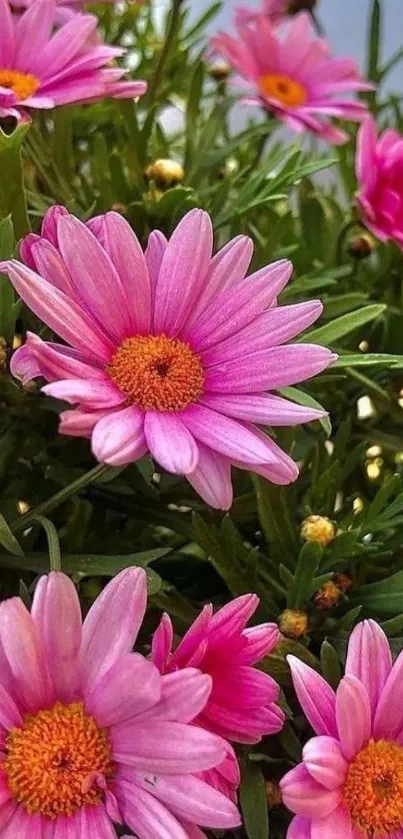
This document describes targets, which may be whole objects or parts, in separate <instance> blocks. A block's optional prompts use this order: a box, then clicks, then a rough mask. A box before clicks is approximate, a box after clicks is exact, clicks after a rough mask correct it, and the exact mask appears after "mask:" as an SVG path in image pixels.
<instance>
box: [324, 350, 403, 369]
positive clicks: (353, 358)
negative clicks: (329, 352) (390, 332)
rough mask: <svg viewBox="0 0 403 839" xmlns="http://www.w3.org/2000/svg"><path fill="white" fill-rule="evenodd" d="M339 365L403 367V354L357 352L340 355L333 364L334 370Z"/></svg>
mask: <svg viewBox="0 0 403 839" xmlns="http://www.w3.org/2000/svg"><path fill="white" fill-rule="evenodd" d="M338 367H393V368H394V369H395V370H396V369H401V368H402V367H403V355H389V354H387V353H355V354H352V355H350V354H347V355H340V356H339V358H338V359H337V361H334V362H333V364H332V370H334V369H335V368H338Z"/></svg>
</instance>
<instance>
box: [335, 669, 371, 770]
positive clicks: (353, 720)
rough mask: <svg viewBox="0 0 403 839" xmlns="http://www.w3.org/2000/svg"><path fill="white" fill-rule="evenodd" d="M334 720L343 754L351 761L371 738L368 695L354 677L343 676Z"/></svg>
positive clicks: (337, 695) (338, 689)
mask: <svg viewBox="0 0 403 839" xmlns="http://www.w3.org/2000/svg"><path fill="white" fill-rule="evenodd" d="M336 720H337V729H338V732H339V738H340V742H341V747H342V750H343V754H344V756H345V757H346V758H347V760H352V759H353V758H354V757H355V755H356V754H357V753H358V752H359V751H360V750H361V749H362V748H364V746H365V745H366V744H367V742H368V740H369V738H370V736H371V706H370V703H369V697H368V693H367V691H366V689H365V687H364V685H363V684H362V683H361V682H360V681H359V680H358V679H356V677H355V676H344V678H343V679H342V680H341V682H340V684H339V687H338V688H337V693H336Z"/></svg>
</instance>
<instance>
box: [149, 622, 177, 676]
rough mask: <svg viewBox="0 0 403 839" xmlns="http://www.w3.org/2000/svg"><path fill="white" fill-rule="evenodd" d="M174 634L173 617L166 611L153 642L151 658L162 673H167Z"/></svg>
mask: <svg viewBox="0 0 403 839" xmlns="http://www.w3.org/2000/svg"><path fill="white" fill-rule="evenodd" d="M173 636H174V631H173V626H172V621H171V618H170V617H169V615H167V613H166V612H164V614H163V615H162V618H161V620H160V622H159V625H158V627H157V629H156V630H155V632H154V635H153V637H152V642H151V660H152V661H153V662H154V664H155V665H156V667H158V670H160V672H161V673H165V668H166V666H167V664H168V661H169V656H170V654H171V650H172V643H173Z"/></svg>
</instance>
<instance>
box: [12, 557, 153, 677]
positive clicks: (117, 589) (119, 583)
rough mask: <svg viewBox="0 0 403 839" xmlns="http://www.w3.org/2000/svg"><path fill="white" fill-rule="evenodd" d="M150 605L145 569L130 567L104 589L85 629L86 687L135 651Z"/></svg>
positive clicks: (82, 652)
mask: <svg viewBox="0 0 403 839" xmlns="http://www.w3.org/2000/svg"><path fill="white" fill-rule="evenodd" d="M146 604H147V578H146V574H145V571H144V570H143V569H142V568H126V569H125V570H124V571H121V572H120V574H118V575H117V576H116V577H114V579H113V580H112V581H111V582H110V583H109V584H108V585H107V586H106V588H104V590H103V592H102V593H101V594H100V595H99V597H98V598H97V600H96V601H95V603H94V604H93V606H91V609H90V611H89V612H88V615H87V617H86V619H85V621H84V626H83V643H82V648H81V667H82V680H83V684H84V685H85V686H89V685H92V684H94V683H95V681H96V680H98V679H100V678H101V676H103V674H104V673H105V672H106V671H107V670H109V668H110V667H112V664H114V663H115V661H116V660H117V659H118V658H119V656H121V655H123V654H124V653H127V652H130V650H131V649H132V648H133V645H134V642H135V640H136V638H137V633H138V631H139V629H140V626H141V623H142V620H143V617H144V613H145V609H146ZM0 608H1V606H0ZM87 689H88V687H87Z"/></svg>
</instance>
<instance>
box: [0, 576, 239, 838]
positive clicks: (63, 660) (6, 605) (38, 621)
mask: <svg viewBox="0 0 403 839" xmlns="http://www.w3.org/2000/svg"><path fill="white" fill-rule="evenodd" d="M146 596H147V595H146V578H145V574H144V571H143V570H141V569H137V568H131V569H127V570H126V571H123V572H122V573H121V574H119V575H118V576H117V577H116V578H115V579H114V580H113V581H112V582H111V583H110V584H109V586H107V588H106V589H105V590H104V591H103V593H102V594H101V595H100V597H99V598H98V600H97V601H96V602H95V603H94V605H93V607H92V608H91V609H90V611H89V613H88V615H87V617H86V619H85V621H84V623H83V624H82V622H81V614H80V605H79V600H78V596H77V593H76V590H75V587H74V585H73V583H72V582H71V581H70V580H69V578H68V577H66V576H65V575H64V574H62V573H51V574H49V575H48V576H45V577H42V578H41V579H40V581H39V583H38V585H37V588H36V591H35V596H34V601H33V606H32V611H31V613H29V612H28V611H27V609H26V607H25V606H24V604H23V603H22V601H21V600H20V599H19V598H13V599H12V600H7V601H5V602H3V603H2V604H1V605H0V654H1V662H2V666H1V676H0V715H1V726H2V739H3V742H2V758H1V767H0V787H1V807H0V824H1V832H2V835H4V837H5V836H6V835H7V836H10V837H18V839H31V837H33V836H37V837H41V839H42V837H45V835H46V836H52V837H55V839H56V837H65V836H67V835H69V836H72V837H73V836H74V837H75V839H87V837H89V836H91V837H92V836H94V837H99V839H101V836H102V837H105V839H106V837H108V839H114V838H115V839H116V834H115V831H114V828H113V823H114V822H115V823H118V824H120V825H121V824H126V825H127V827H129V828H130V829H131V830H132V831H133V832H134V833H135V834H136V836H138V837H139V839H158V837H160V836H161V835H162V831H163V829H165V830H170V831H171V834H172V835H175V836H177V837H178V839H191V837H193V836H194V835H195V834H194V832H191V831H190V830H188V829H187V825H188V824H190V825H192V824H194V825H196V824H202V825H205V826H211V827H224V828H225V827H231V826H236V825H237V824H239V816H238V813H237V810H236V807H235V806H234V804H233V803H232V802H231V801H230V800H229V799H228V798H227V797H226V796H224V795H222V794H221V793H220V792H218V791H217V790H215V789H214V788H212V787H211V786H210V785H209V784H207V783H206V782H205V781H203V780H201V779H200V778H198V777H196V774H195V773H198V772H202V771H205V770H211V769H212V768H214V766H216V765H219V764H221V763H222V762H223V760H225V757H226V755H227V753H228V744H227V743H225V741H223V740H222V739H221V738H219V737H217V736H216V735H214V734H211V733H209V732H207V731H204V730H203V729H202V728H198V727H196V726H194V725H190V723H191V721H192V720H193V718H194V717H196V716H197V715H198V714H199V713H200V712H201V710H202V708H203V707H204V705H205V703H206V701H207V699H208V696H209V693H210V690H211V679H210V677H209V676H207V675H203V674H202V673H200V672H198V671H197V670H195V669H194V668H188V669H187V670H182V671H181V672H180V673H174V674H170V675H167V676H161V674H160V672H159V671H158V669H157V667H156V666H155V665H154V664H153V663H152V662H150V661H148V660H147V659H145V658H143V657H142V656H141V655H138V654H135V653H132V652H131V651H132V647H133V643H134V641H135V638H136V635H137V632H138V629H139V627H140V624H141V621H142V618H143V614H144V610H145V605H146ZM194 829H195V830H196V829H197V828H196V827H195V828H194ZM3 831H4V834H3ZM200 835H202V834H200Z"/></svg>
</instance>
